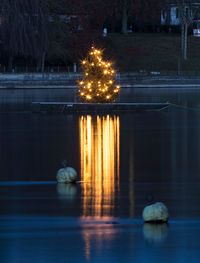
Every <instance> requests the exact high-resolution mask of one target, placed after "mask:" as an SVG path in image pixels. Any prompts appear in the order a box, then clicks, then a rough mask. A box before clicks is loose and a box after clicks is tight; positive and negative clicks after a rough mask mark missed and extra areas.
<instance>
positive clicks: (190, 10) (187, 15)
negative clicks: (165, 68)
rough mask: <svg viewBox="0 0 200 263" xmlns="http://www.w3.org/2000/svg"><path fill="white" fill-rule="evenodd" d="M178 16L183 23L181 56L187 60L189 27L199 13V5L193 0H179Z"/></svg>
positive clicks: (181, 23)
mask: <svg viewBox="0 0 200 263" xmlns="http://www.w3.org/2000/svg"><path fill="white" fill-rule="evenodd" d="M176 3H177V7H178V17H179V20H180V25H181V57H182V59H184V60H187V49H188V28H189V26H190V25H191V23H192V22H193V20H194V18H195V17H197V16H198V14H199V7H197V6H195V4H194V1H192V0H177V1H176Z"/></svg>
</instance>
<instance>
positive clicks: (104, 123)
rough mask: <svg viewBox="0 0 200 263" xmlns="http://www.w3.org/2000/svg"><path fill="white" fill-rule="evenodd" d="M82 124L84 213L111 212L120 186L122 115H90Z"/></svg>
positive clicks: (88, 214) (81, 119)
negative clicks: (120, 116) (120, 119)
mask: <svg viewBox="0 0 200 263" xmlns="http://www.w3.org/2000/svg"><path fill="white" fill-rule="evenodd" d="M79 125H80V128H79V129H80V159H81V180H82V181H84V183H83V216H110V215H112V211H113V209H114V206H115V191H116V190H118V188H119V147H120V145H119V144H120V142H119V136H120V130H119V129H120V121H119V117H118V116H109V115H107V116H90V115H87V116H82V117H80V119H79Z"/></svg>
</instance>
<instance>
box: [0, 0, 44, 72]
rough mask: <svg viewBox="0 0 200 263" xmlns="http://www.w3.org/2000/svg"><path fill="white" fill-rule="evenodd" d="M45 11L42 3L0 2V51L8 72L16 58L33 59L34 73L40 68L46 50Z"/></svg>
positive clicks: (6, 0)
mask: <svg viewBox="0 0 200 263" xmlns="http://www.w3.org/2000/svg"><path fill="white" fill-rule="evenodd" d="M47 10H48V9H47V6H46V3H45V1H43V0H34V1H31V0H1V5H0V16H1V21H2V22H1V45H2V48H1V51H2V53H4V56H5V57H7V59H8V69H9V70H11V69H12V65H13V60H14V58H15V57H16V56H19V57H20V56H22V57H24V58H34V59H35V61H36V63H37V66H38V70H39V69H41V67H42V66H43V65H42V63H43V62H44V55H45V52H46V48H47V25H48V21H47V20H48V13H47ZM41 58H43V59H41Z"/></svg>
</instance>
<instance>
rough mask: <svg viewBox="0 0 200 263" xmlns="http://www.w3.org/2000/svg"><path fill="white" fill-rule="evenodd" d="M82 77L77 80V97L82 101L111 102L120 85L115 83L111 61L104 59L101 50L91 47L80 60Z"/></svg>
mask: <svg viewBox="0 0 200 263" xmlns="http://www.w3.org/2000/svg"><path fill="white" fill-rule="evenodd" d="M82 69H83V79H82V80H81V81H80V82H79V90H78V93H79V97H80V100H81V101H83V102H91V103H94V102H95V103H96V102H99V103H104V102H113V101H115V100H116V98H117V97H118V95H119V90H120V87H119V86H116V85H115V70H114V69H113V67H112V63H111V62H109V61H104V60H103V58H102V50H99V49H96V48H94V47H92V49H91V51H90V52H89V54H88V57H87V58H86V59H85V60H83V61H82Z"/></svg>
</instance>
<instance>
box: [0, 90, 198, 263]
mask: <svg viewBox="0 0 200 263" xmlns="http://www.w3.org/2000/svg"><path fill="white" fill-rule="evenodd" d="M149 94H150V93H149ZM140 95H141V94H140ZM147 95H148V92H146V93H145V94H144V97H142V96H140V97H138V98H137V100H141V101H142V99H143V101H144V98H146V97H148V96H149V95H148V96H147ZM135 96H136V97H137V94H135ZM159 96H160V97H159ZM158 97H159V98H161V97H162V100H163V101H167V100H169V101H171V102H173V103H176V104H178V105H176V106H175V105H173V106H170V107H169V108H168V109H165V110H162V111H150V112H142V113H133V112H132V113H124V114H120V113H119V114H113V115H107V114H106V115H77V114H76V115H42V114H31V113H7V114H5V113H4V114H3V113H2V114H1V115H0V167H1V174H0V180H1V181H0V260H1V262H3V263H27V262H29V263H33V262H41V263H44V262H48V263H51V262H154V263H156V262H180V263H183V262H199V257H200V253H199V251H200V243H199V235H200V209H199V203H200V161H199V156H200V107H199V100H198V99H199V98H200V93H199V92H188V91H186V92H183V93H182V95H174V94H172V93H170V92H168V93H167V92H166V93H165V94H160V95H158ZM158 97H157V98H158ZM155 100H156V99H155V96H154V97H153V99H152V101H155ZM63 161H66V162H67V165H68V166H72V167H74V168H75V169H76V170H77V172H78V175H79V182H78V183H77V184H75V185H63V184H57V183H56V173H57V171H58V169H59V168H61V167H62V163H63ZM156 201H162V202H164V203H165V204H166V205H167V206H168V208H169V212H170V221H169V224H168V225H165V224H164V225H149V224H143V222H142V218H141V214H142V210H143V208H144V206H145V205H147V204H150V203H152V202H156Z"/></svg>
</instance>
